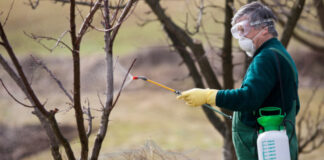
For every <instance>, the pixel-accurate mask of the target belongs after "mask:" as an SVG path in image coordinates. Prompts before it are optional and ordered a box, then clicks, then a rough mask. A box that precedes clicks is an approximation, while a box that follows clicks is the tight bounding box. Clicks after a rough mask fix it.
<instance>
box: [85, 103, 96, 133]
mask: <svg viewBox="0 0 324 160" xmlns="http://www.w3.org/2000/svg"><path fill="white" fill-rule="evenodd" d="M86 102H87V103H88V107H83V110H84V111H83V113H84V114H86V115H87V116H88V119H87V120H88V131H87V137H88V138H89V137H90V135H91V132H92V120H93V119H94V117H93V116H92V115H91V110H90V101H89V99H87V101H86Z"/></svg>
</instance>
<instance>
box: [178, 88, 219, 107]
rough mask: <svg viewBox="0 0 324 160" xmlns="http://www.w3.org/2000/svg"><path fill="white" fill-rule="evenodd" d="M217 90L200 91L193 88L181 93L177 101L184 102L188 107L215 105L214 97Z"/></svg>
mask: <svg viewBox="0 0 324 160" xmlns="http://www.w3.org/2000/svg"><path fill="white" fill-rule="evenodd" d="M217 92H218V90H216V89H200V88H194V89H190V90H188V91H185V92H182V94H181V95H180V96H178V97H177V99H179V100H180V99H182V100H184V101H186V104H187V105H189V106H193V107H197V106H201V105H203V104H210V105H212V106H213V105H215V103H216V95H217Z"/></svg>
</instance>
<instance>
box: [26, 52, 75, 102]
mask: <svg viewBox="0 0 324 160" xmlns="http://www.w3.org/2000/svg"><path fill="white" fill-rule="evenodd" d="M30 56H31V58H32V59H33V60H34V62H35V63H36V64H38V65H39V66H41V67H42V68H43V69H44V70H45V71H46V72H47V73H48V74H49V75H50V76H51V78H52V79H53V80H54V81H55V82H56V84H57V85H58V86H59V88H60V89H61V90H62V91H63V92H64V94H65V95H66V96H67V97H68V98H69V99H70V101H71V102H73V98H72V96H71V95H70V94H69V92H67V90H66V89H65V88H64V86H63V84H62V82H61V81H60V80H59V79H57V78H56V76H55V75H54V74H53V72H52V71H51V70H50V69H49V68H48V67H47V66H46V65H45V64H44V63H43V62H42V61H41V60H40V59H37V58H35V57H34V56H32V55H30Z"/></svg>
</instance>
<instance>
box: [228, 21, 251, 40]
mask: <svg viewBox="0 0 324 160" xmlns="http://www.w3.org/2000/svg"><path fill="white" fill-rule="evenodd" d="M250 30H251V26H250V25H249V21H248V20H243V21H241V22H239V23H236V24H235V25H234V26H233V27H232V28H231V32H232V35H233V37H234V38H236V39H240V38H241V37H244V36H246V35H247V34H248V33H249V32H250Z"/></svg>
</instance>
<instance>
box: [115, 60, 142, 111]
mask: <svg viewBox="0 0 324 160" xmlns="http://www.w3.org/2000/svg"><path fill="white" fill-rule="evenodd" d="M135 62H136V58H135V59H134V60H133V62H132V64H131V66H130V67H129V68H128V71H127V73H126V75H125V77H124V80H123V83H122V85H121V87H120V89H119V92H118V94H117V97H116V99H115V101H114V103H113V105H112V108H114V106H115V105H116V103H117V101H118V99H119V97H120V94H121V92H122V90H123V88H124V85H125V82H126V79H127V77H128V74H129V72H130V71H131V69H132V68H133V66H134V64H135Z"/></svg>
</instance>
